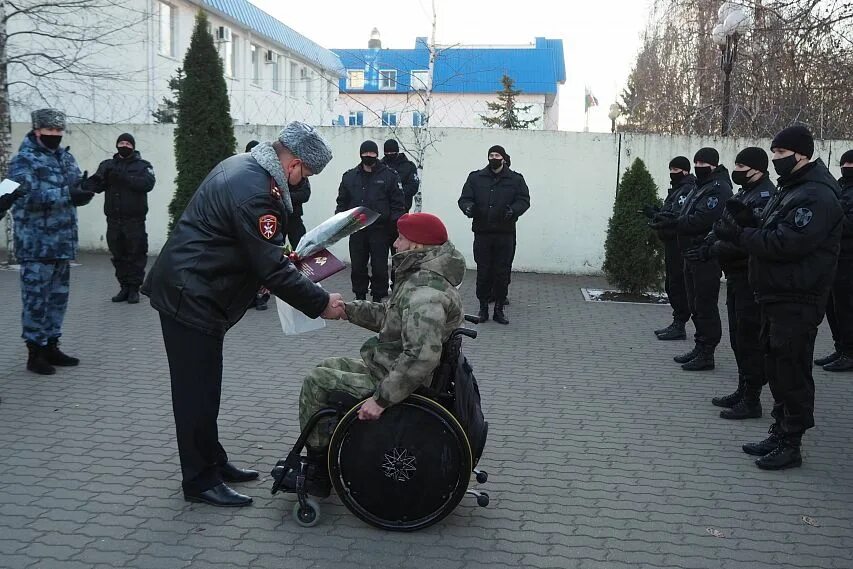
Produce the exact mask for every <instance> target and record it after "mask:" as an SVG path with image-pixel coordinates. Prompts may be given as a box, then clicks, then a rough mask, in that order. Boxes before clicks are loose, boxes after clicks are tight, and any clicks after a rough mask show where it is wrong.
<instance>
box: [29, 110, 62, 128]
mask: <svg viewBox="0 0 853 569" xmlns="http://www.w3.org/2000/svg"><path fill="white" fill-rule="evenodd" d="M32 118H33V130H35V129H37V128H58V129H60V130H65V113H63V112H62V111H60V110H57V109H39V110H37V111H33V112H32Z"/></svg>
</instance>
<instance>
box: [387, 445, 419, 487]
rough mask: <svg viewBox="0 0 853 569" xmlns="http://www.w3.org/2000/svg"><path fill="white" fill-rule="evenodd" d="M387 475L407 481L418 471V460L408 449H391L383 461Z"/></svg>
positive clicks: (397, 479)
mask: <svg viewBox="0 0 853 569" xmlns="http://www.w3.org/2000/svg"><path fill="white" fill-rule="evenodd" d="M382 470H383V471H384V472H385V476H387V477H388V478H390V479H391V480H396V481H397V482H406V481H407V480H410V479H411V478H412V475H413V474H414V473H415V472H416V471H417V466H416V460H415V457H414V456H411V455H410V454H409V451H408V450H406V449H398V448H395V449H391V450H390V451H389V452H386V453H385V458H384V461H383V463H382Z"/></svg>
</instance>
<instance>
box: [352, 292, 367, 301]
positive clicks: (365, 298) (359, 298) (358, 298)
mask: <svg viewBox="0 0 853 569" xmlns="http://www.w3.org/2000/svg"><path fill="white" fill-rule="evenodd" d="M355 299H356V300H367V293H365V294H357V295H355Z"/></svg>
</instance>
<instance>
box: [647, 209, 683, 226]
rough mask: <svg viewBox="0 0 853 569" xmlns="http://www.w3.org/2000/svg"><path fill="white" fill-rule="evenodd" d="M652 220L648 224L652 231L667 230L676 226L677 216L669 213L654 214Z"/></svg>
mask: <svg viewBox="0 0 853 569" xmlns="http://www.w3.org/2000/svg"><path fill="white" fill-rule="evenodd" d="M653 219H654V220H653V221H652V223H650V224H649V227H651V228H652V229H667V228H669V227H675V226H676V225H678V216H677V215H676V214H675V213H673V212H671V211H665V212H663V213H656V214H655V216H654V218H653Z"/></svg>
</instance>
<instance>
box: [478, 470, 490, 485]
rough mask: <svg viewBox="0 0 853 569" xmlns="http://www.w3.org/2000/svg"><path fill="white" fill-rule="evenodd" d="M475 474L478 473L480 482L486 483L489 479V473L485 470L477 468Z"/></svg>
mask: <svg viewBox="0 0 853 569" xmlns="http://www.w3.org/2000/svg"><path fill="white" fill-rule="evenodd" d="M474 474H476V475H477V483H478V484H485V483H486V482H487V481H488V480H489V473H488V472H486V471H485V470H475V471H474Z"/></svg>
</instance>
